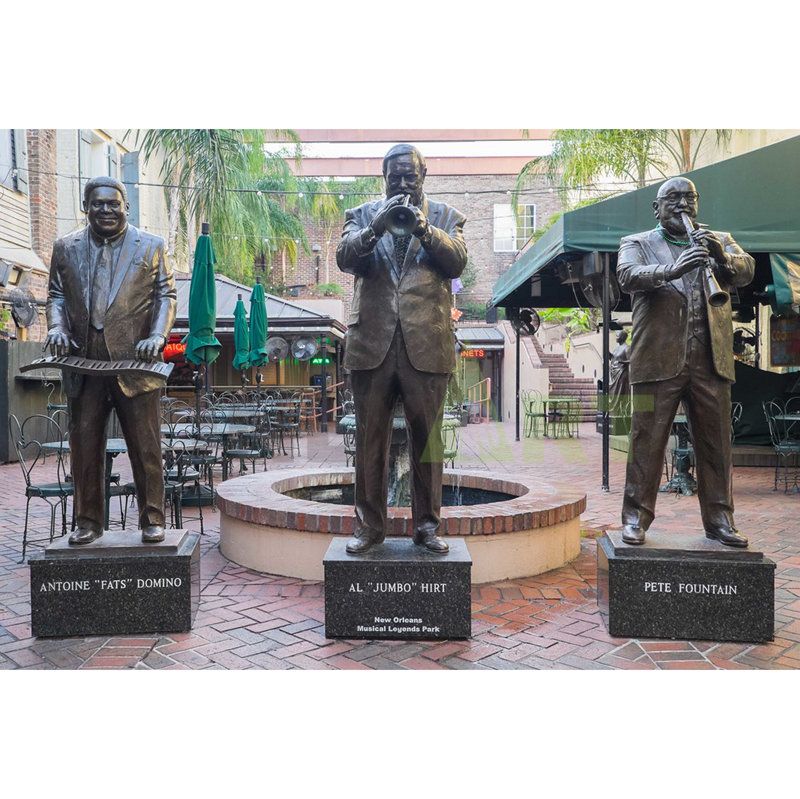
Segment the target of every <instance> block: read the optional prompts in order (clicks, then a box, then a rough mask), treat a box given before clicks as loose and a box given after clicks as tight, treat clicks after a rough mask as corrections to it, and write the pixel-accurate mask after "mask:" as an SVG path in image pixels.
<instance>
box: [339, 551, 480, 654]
mask: <svg viewBox="0 0 800 799" xmlns="http://www.w3.org/2000/svg"><path fill="white" fill-rule="evenodd" d="M447 543H448V544H449V545H450V551H449V552H448V553H447V554H444V555H437V554H435V553H433V552H428V551H427V550H426V549H424V548H422V547H417V546H415V545H414V544H413V543H412V542H411V539H409V538H387V539H386V541H384V542H383V543H382V544H378V545H376V546H374V547H373V548H372V549H371V550H369V551H368V552H367V553H366V554H364V555H350V554H349V553H348V552H347V551H346V550H345V545H346V544H347V539H344V538H335V539H334V540H333V541H332V542H331V545H330V546H329V547H328V551H327V553H326V554H325V558H324V560H323V564H324V567H325V635H326V636H327V637H328V638H394V639H423V640H439V639H444V638H469V637H470V634H471V618H470V596H471V589H470V584H471V582H470V581H471V571H472V558H471V557H470V554H469V552H468V551H467V546H466V544H465V543H464V540H463V539H461V538H448V539H447Z"/></svg>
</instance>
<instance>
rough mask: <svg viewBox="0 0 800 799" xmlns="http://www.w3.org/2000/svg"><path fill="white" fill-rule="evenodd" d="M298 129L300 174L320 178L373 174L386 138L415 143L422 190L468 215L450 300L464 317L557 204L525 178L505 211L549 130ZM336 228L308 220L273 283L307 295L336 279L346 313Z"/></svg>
mask: <svg viewBox="0 0 800 799" xmlns="http://www.w3.org/2000/svg"><path fill="white" fill-rule="evenodd" d="M297 132H298V134H299V136H300V138H301V140H302V141H303V142H304V143H306V145H305V146H307V147H308V148H309V150H308V152H307V153H304V157H303V160H302V162H301V164H300V167H299V169H300V172H301V173H302V174H303V175H305V176H313V177H320V178H322V177H325V178H337V179H340V180H342V179H346V178H348V177H350V178H352V177H366V176H371V177H376V178H379V177H380V176H381V161H382V158H383V154H384V153H385V152H386V150H388V149H389V148H390V147H391V146H392V145H393V144H395V143H397V142H401V141H406V142H411V143H414V144H415V145H416V146H417V147H419V149H420V151H421V152H422V153H423V155H424V156H425V158H426V162H427V165H428V176H427V179H426V181H425V192H426V194H427V195H428V196H429V197H430V198H431V199H434V200H439V201H441V202H446V203H448V204H450V205H453V206H455V207H456V208H458V209H459V210H460V211H461V212H462V213H464V214H465V216H466V217H467V224H466V226H465V228H464V237H465V239H466V242H467V250H468V253H469V258H470V262H471V263H470V266H469V267H468V270H467V275H466V282H467V284H468V285H467V288H466V289H465V290H464V291H463V292H462V293H461V294H460V295H459V296H458V297H457V304H458V306H459V307H460V308H466V309H468V310H469V313H468V314H467V316H472V317H473V318H475V316H476V312H477V311H478V309H479V307H482V306H484V305H485V304H486V301H487V300H488V299H489V298H490V297H491V292H492V287H493V285H494V283H495V282H496V281H497V278H498V277H499V276H500V275H501V274H502V273H503V272H505V271H506V269H508V268H509V266H511V264H512V263H513V261H514V259H515V257H516V255H517V253H518V252H519V250H521V249H522V247H523V246H524V245H525V242H526V241H527V240H528V238H529V237H530V235H532V234H533V233H534V232H535V231H536V230H537V229H539V228H540V227H541V226H542V225H543V224H545V223H546V221H547V220H548V219H549V218H550V217H551V216H552V215H553V214H554V213H557V212H559V211H562V210H563V208H562V205H561V201H560V198H559V196H558V194H557V193H556V192H554V191H553V190H551V188H550V187H549V186H548V184H547V182H546V180H545V179H544V178H540V179H537V180H536V181H534V182H532V183H531V184H530V186H529V187H528V189H527V190H526V192H525V193H524V194H523V195H522V196H521V198H520V204H521V205H523V206H525V207H524V209H521V213H520V214H519V218H518V219H516V218H515V217H514V214H513V213H512V209H511V197H510V194H511V191H512V190H513V188H514V183H515V179H516V176H517V174H518V172H519V170H520V169H521V168H522V166H523V165H524V164H525V163H526V162H527V161H529V160H530V158H531V157H533V156H534V155H536V154H537V153H539V152H541V151H542V150H543V149H546V147H543V146H542V145H543V143H545V142H546V139H547V136H548V135H549V131H544V130H535V131H528V137H527V138H526V137H525V136H524V135H523V132H522V131H519V130H469V131H466V130H465V131H458V130H454V131H444V130H438V131H435V130H390V131H379V130H374V131H370V130H363V131H361V130H359V131H355V130H329V131H321V130H317V131H313V130H301V131H297ZM320 142H326V143H329V145H328V146H329V148H333V149H329V150H326V151H323V152H326V153H334V154H335V152H336V150H335V147H336V146H337V145H339V146H340V151H341V153H342V154H341V155H338V156H335V155H334V156H330V155H323V156H318V155H316V154H315V150H314V146H315V143H316V146H317V148H318V150H319V144H318V143H320ZM465 145H472V148H473V149H474V150H476V151H477V153H478V154H476V155H472V156H470V155H465V154H464V153H465V152H467V149H466V147H465ZM348 148H349V149H348ZM354 148H355V149H354ZM359 148H360V153H359ZM365 153H368V154H366V155H365ZM509 153H511V154H510V155H509ZM342 221H344V215H342ZM340 233H341V226H340V225H336V226H333V228H328V229H323V228H322V227H320V226H319V225H318V224H315V223H314V222H312V221H308V222H307V223H306V235H307V237H308V241H309V245H310V247H311V252H310V253H305V252H301V253H300V256H299V257H298V261H297V264H296V265H295V266H291V265H288V264H286V263H281V262H278V263H276V264H274V266H273V268H274V269H275V270H276V273H275V276H276V277H277V279H278V280H279V281H282V282H284V283H285V284H287V285H294V286H296V287H297V292H298V295H299V296H304V294H306V293H313V291H314V287H315V286H316V285H318V284H327V283H337V284H339V285H340V286H341V287H342V288H343V290H344V298H343V299H344V306H345V307H344V311H345V313H346V312H347V310H348V308H349V304H350V298H351V297H352V292H353V278H352V276H351V275H346V274H344V273H342V272H340V271H339V269H338V268H337V266H336V245H337V244H338V241H339V237H340ZM470 284H471V285H470ZM477 315H478V316H480V314H479V313H478V314H477Z"/></svg>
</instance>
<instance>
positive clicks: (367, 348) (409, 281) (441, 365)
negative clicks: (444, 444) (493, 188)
mask: <svg viewBox="0 0 800 799" xmlns="http://www.w3.org/2000/svg"><path fill="white" fill-rule="evenodd" d="M382 204H383V203H382V201H376V202H370V203H365V204H364V205H360V206H358V207H357V208H353V209H350V210H348V211H347V212H346V215H345V223H344V229H343V231H342V240H341V242H340V243H339V247H338V248H337V250H336V262H337V264H338V265H339V268H340V269H341V270H342V271H343V272H349V273H352V274H354V275H355V276H356V280H355V287H354V292H353V304H352V308H351V311H350V317H349V319H348V328H347V339H346V346H345V357H344V365H345V367H346V368H348V369H375V368H377V367H378V366H380V365H381V363H382V362H383V359H384V358H385V357H386V353H387V352H388V350H389V346H390V345H391V343H392V338H393V337H394V333H395V329H396V327H397V322H398V320H399V321H400V325H401V328H402V332H403V340H404V342H405V346H406V352H407V353H408V358H409V360H410V361H411V365H412V366H413V367H414V368H415V369H417V370H419V371H421V372H434V373H441V374H447V373H449V372H452V371H453V369H454V368H455V348H454V341H453V325H452V321H451V316H450V309H451V307H452V292H451V284H450V281H451V280H453V279H454V278H457V277H458V276H459V275H460V274H461V273H462V272H463V271H464V267H465V266H466V264H467V248H466V245H465V243H464V235H463V227H464V223H465V222H466V217H464V216H463V215H462V214H461V213H459V212H458V211H457V210H456V209H455V208H451V207H450V206H449V205H446V204H445V203H437V202H432V201H429V200H428V199H427V198H423V202H422V207H421V210H422V212H423V213H424V214H425V216H427V218H428V222H429V223H430V225H431V227H432V228H433V230H432V240H431V243H430V245H429V246H428V247H425V246H423V245H422V244H421V243H420V241H419V239H418V238H416V236H412V237H411V242H410V244H409V247H408V252H407V253H406V257H405V260H404V262H403V264H402V266H401V265H399V264H398V263H397V261H396V259H395V256H394V238H393V237H392V235H391V233H388V232H387V233H384V235H383V236H382V237H381V238H380V239H379V241H378V242H377V244H376V245H375V247H374V248H373V249H372V251H370V252H367V253H362V251H361V247H360V240H361V238H360V234H361V230H362V229H363V228H365V227H367V226H368V225H369V223H370V222H371V221H372V220H373V219H374V218H375V215H376V214H377V212H378V211H379V209H380V208H381V205H382Z"/></svg>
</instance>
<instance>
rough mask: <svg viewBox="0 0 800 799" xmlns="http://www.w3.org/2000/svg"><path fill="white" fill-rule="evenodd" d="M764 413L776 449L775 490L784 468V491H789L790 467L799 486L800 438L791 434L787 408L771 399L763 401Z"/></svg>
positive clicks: (794, 482) (795, 486) (794, 485)
mask: <svg viewBox="0 0 800 799" xmlns="http://www.w3.org/2000/svg"><path fill="white" fill-rule="evenodd" d="M762 407H763V409H764V415H765V416H766V417H767V424H768V425H769V436H770V439H771V440H772V449H773V450H775V484H774V488H773V490H774V491H777V490H778V477H779V474H780V469H781V467H782V468H783V493H784V494H785V493H787V492H788V491H789V469H790V467H791V468H792V473H791V474H792V480H793V485H792V487H793V488H797V487H798V486H797V478H798V471H800V470H799V469H798V457H800V440H798V439H796V438H795V439H793V438H792V437H791V435H790V432H791V429H790V428H791V425H790V424H789V423H787V421H786V420H785V419H783V418H781V417H782V416H784V414H785V410H784V409H783V408H781V406H780V405H779V404H778V403H777V402H775V400H770V401H768V402H763V403H762Z"/></svg>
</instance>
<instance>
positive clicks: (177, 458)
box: [164, 438, 205, 535]
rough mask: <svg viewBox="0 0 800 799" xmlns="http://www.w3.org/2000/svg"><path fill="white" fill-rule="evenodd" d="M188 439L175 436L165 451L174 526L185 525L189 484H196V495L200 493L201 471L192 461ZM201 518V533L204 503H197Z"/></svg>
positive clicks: (165, 485) (201, 532)
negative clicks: (184, 494) (184, 517)
mask: <svg viewBox="0 0 800 799" xmlns="http://www.w3.org/2000/svg"><path fill="white" fill-rule="evenodd" d="M188 444H189V442H188V441H187V440H186V439H180V438H175V439H173V440H172V442H171V444H170V448H169V449H168V450H166V451H165V453H164V491H165V496H166V500H167V504H168V505H169V508H170V519H171V522H172V526H173V527H174V528H181V527H183V491H184V488H185V487H186V485H187V484H189V483H191V484H193V486H194V490H195V496H199V495H200V491H201V489H200V471H199V469H197V467H196V466H195V465H194V464H193V463H192V458H193V452H192V451H191V449H190V448H189V447H188ZM197 510H198V513H199V514H200V515H199V519H200V535H203V533H204V532H205V531H204V529H203V504H202V503H201V502H198V503H197Z"/></svg>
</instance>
